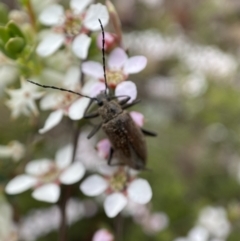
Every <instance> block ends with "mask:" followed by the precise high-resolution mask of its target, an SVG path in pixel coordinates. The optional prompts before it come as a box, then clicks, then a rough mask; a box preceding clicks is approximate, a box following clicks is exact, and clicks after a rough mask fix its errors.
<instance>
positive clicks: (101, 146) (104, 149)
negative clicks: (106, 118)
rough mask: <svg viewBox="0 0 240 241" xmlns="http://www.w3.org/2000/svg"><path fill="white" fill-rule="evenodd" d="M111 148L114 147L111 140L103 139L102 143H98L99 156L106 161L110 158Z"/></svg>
mask: <svg viewBox="0 0 240 241" xmlns="http://www.w3.org/2000/svg"><path fill="white" fill-rule="evenodd" d="M111 146H112V145H111V143H110V141H109V139H107V138H105V139H102V140H101V141H99V142H98V143H97V151H98V155H99V156H100V157H101V158H104V159H106V158H107V157H108V156H109V153H110V149H111Z"/></svg>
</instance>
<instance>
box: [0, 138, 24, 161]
mask: <svg viewBox="0 0 240 241" xmlns="http://www.w3.org/2000/svg"><path fill="white" fill-rule="evenodd" d="M24 154H25V147H24V145H23V144H21V143H20V142H19V141H11V142H10V143H9V144H8V145H7V146H3V145H0V157H3V158H12V159H13V160H14V161H16V162H17V161H19V160H21V159H22V158H23V156H24Z"/></svg>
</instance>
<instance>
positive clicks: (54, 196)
mask: <svg viewBox="0 0 240 241" xmlns="http://www.w3.org/2000/svg"><path fill="white" fill-rule="evenodd" d="M72 155H73V147H72V145H67V146H65V147H63V148H61V149H59V150H58V151H57V153H56V157H55V161H52V160H50V159H39V160H34V161H31V162H29V163H28V164H27V165H26V167H25V172H26V173H27V174H22V175H18V176H16V177H14V178H13V179H12V180H11V181H10V182H9V183H8V184H7V186H6V188H5V190H6V192H7V193H8V194H18V193H21V192H24V191H26V190H28V189H30V188H33V189H34V191H33V193H32V197H33V198H35V199H36V200H39V201H45V202H49V203H55V202H57V201H58V199H59V196H60V187H59V185H60V183H62V184H65V185H71V184H73V183H76V182H78V181H79V180H80V179H81V178H82V177H83V175H84V174H85V168H84V166H83V165H82V164H81V163H80V162H73V163H71V162H72Z"/></svg>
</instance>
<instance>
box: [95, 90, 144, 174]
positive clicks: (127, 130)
mask: <svg viewBox="0 0 240 241" xmlns="http://www.w3.org/2000/svg"><path fill="white" fill-rule="evenodd" d="M97 99H98V100H101V106H100V107H99V108H98V113H99V115H100V116H101V118H102V120H103V124H102V129H103V130H104V132H105V133H106V135H107V136H108V138H109V140H110V142H111V144H112V148H113V150H114V153H115V154H116V156H117V157H118V159H119V164H123V165H128V166H130V167H131V168H133V169H137V170H139V169H144V168H145V165H146V159H147V148H146V141H145V137H144V135H143V133H142V131H141V129H140V127H138V126H137V125H136V124H135V122H134V121H133V119H132V118H131V116H130V115H129V113H128V112H127V111H125V110H123V109H122V106H121V105H120V104H119V103H118V102H116V101H115V100H107V96H106V95H104V94H102V93H101V94H99V95H98V96H97Z"/></svg>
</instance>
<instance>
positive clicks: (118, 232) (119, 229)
mask: <svg viewBox="0 0 240 241" xmlns="http://www.w3.org/2000/svg"><path fill="white" fill-rule="evenodd" d="M123 221H124V220H123V217H122V215H121V213H119V214H118V215H117V217H116V218H115V237H116V241H122V240H123V237H122V235H123Z"/></svg>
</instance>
